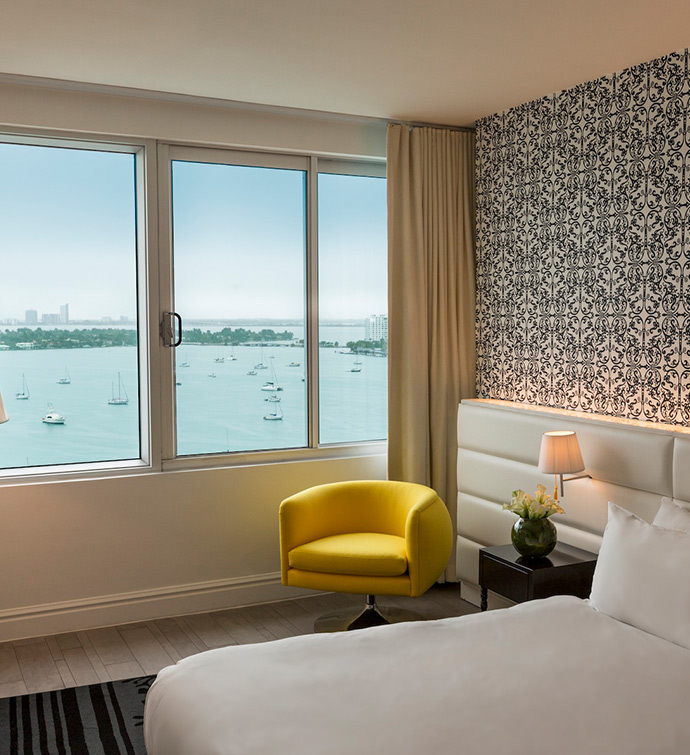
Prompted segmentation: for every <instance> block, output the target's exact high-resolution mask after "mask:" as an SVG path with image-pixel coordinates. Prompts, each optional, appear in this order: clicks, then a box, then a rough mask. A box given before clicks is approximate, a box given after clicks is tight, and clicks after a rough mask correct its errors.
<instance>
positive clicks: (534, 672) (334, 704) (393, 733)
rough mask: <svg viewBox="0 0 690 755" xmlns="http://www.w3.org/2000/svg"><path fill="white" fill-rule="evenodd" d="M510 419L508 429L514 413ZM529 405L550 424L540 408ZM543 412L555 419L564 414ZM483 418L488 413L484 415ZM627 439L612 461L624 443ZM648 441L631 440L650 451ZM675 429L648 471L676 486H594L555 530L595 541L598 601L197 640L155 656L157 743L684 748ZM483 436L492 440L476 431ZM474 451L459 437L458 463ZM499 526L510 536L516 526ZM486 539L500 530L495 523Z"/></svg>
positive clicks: (518, 750)
mask: <svg viewBox="0 0 690 755" xmlns="http://www.w3.org/2000/svg"><path fill="white" fill-rule="evenodd" d="M475 407H476V405H473V406H472V408H473V409H474V408H475ZM501 409H503V407H501ZM462 411H463V410H462V408H461V416H462ZM481 411H482V412H483V411H484V407H481ZM490 411H495V408H493V409H491V410H490ZM498 416H499V417H501V419H500V420H499V426H500V422H502V421H503V419H502V418H503V417H504V416H505V415H504V412H503V411H501V412H500V414H499V415H498ZM517 416H518V417H523V415H521V414H519V413H518V415H517ZM523 418H526V419H527V422H526V424H527V426H528V427H532V430H533V431H534V433H538V434H537V438H538V437H539V435H540V433H541V432H542V431H543V430H542V424H540V423H541V421H542V420H543V419H544V418H543V417H539V418H538V421H537V422H535V415H529V414H525V415H524V417H523ZM476 419H477V417H476V414H475V415H474V420H476ZM513 420H514V421H517V422H518V424H519V422H520V421H521V420H520V419H519V418H518V419H517V420H515V418H513ZM544 422H546V425H547V426H546V429H561V426H560V424H559V423H558V422H557V423H556V426H555V427H554V425H553V421H552V418H547V419H546V420H544ZM479 424H480V425H481V426H482V427H486V419H485V418H484V420H483V421H482V422H480V423H479ZM509 425H510V426H512V423H510V422H509ZM600 429H601V428H598V427H596V426H594V427H593V429H592V428H590V431H589V433H588V432H584V433H583V435H584V438H581V445H582V447H583V454H584V455H585V461H586V462H588V458H587V452H588V451H589V452H590V453H591V452H592V450H593V449H594V448H595V447H596V443H597V442H599V441H600V436H601V437H604V438H606V437H609V436H608V435H607V432H608V431H609V430H610V429H611V428H608V427H605V428H604V429H603V431H602V432H601V433H598V432H597V431H598V430H600ZM530 432H531V431H530ZM528 434H529V433H528ZM578 435H580V431H579V430H578ZM597 438H599V440H597ZM616 439H617V446H616V449H617V450H616V453H615V454H614V455H613V456H614V459H613V461H612V462H611V465H610V466H611V467H612V468H613V469H614V472H615V466H616V463H619V462H620V459H621V457H622V454H621V450H620V449H621V445H620V444H621V443H623V446H624V445H625V443H624V441H623V440H621V438H620V437H618V436H616ZM647 439H648V438H647V436H643V437H639V438H638V437H634V438H633V440H632V441H631V442H632V443H633V445H635V444H637V443H638V441H639V443H641V444H642V446H643V452H644V454H645V455H646V456H647V458H648V461H649V460H650V459H651V462H655V463H656V462H658V459H657V458H656V457H651V456H650V453H651V451H650V450H649V449H648V448H647V447H646V446H645V445H644V444H645V443H646V442H647ZM676 439H677V438H676V436H674V435H669V434H667V433H665V432H661V433H655V434H654V438H653V441H654V442H653V443H652V446H656V445H661V446H662V448H663V453H664V454H666V453H669V451H670V455H669V456H668V459H669V463H668V464H665V465H664V466H663V467H662V469H661V472H660V470H659V469H658V468H657V469H655V470H650V472H649V475H650V477H652V478H653V477H654V476H655V475H656V476H657V477H659V478H660V477H661V476H662V473H663V475H670V476H671V482H670V484H669V485H668V486H667V487H664V486H663V484H662V485H661V486H659V485H657V489H655V490H652V491H650V490H649V488H650V487H653V486H652V485H651V484H646V483H645V485H644V486H643V487H642V488H636V489H635V488H631V487H625V489H624V490H623V489H622V490H619V491H614V492H616V493H617V494H618V495H617V496H616V497H617V498H618V502H619V503H620V504H621V505H622V506H625V505H626V503H627V504H629V505H628V506H627V507H625V508H621V507H619V506H617V505H615V504H608V503H607V502H606V500H603V502H602V501H600V500H599V499H598V497H597V495H595V494H596V493H599V494H604V496H605V497H606V496H607V494H608V493H609V492H611V490H612V488H611V487H610V485H612V484H613V485H615V483H611V482H602V481H601V479H599V478H598V479H597V480H595V481H594V482H593V483H592V485H590V489H589V492H590V495H589V505H590V506H591V507H594V508H593V509H592V510H590V511H588V510H586V509H582V510H580V508H579V507H578V506H577V505H576V506H575V510H576V513H575V516H574V518H573V520H572V522H571V523H569V524H567V525H565V526H564V527H562V528H560V527H559V533H561V530H563V535H564V536H565V538H564V539H566V540H567V541H569V542H571V544H574V545H579V546H580V547H582V545H583V544H586V545H589V546H590V550H591V549H592V548H593V547H596V548H597V549H598V548H599V545H600V544H601V552H600V556H599V561H598V563H597V570H596V573H595V581H594V585H593V589H592V595H591V600H586V601H583V600H580V599H578V598H575V597H571V596H557V597H552V598H548V599H546V600H540V601H532V602H529V603H524V604H521V605H517V606H513V607H510V608H505V609H500V610H495V611H489V612H487V613H483V614H474V615H470V616H464V617H460V618H454V619H443V620H439V621H432V622H414V623H406V624H398V625H393V626H388V627H377V628H373V629H365V630H359V631H357V632H348V633H339V634H332V635H311V636H304V637H295V638H289V639H285V640H278V641H275V642H271V643H266V644H261V645H245V646H233V647H228V648H222V649H218V650H212V651H208V652H205V653H201V654H199V655H197V656H193V657H190V658H187V659H185V660H182V661H180V662H179V663H177V664H176V665H175V666H171V667H169V668H167V669H164V670H163V671H161V672H160V674H159V675H158V677H157V679H156V681H155V682H154V684H153V686H152V687H151V690H150V691H149V694H148V697H147V701H146V711H145V718H144V733H145V739H146V746H147V752H148V755H183V754H184V755H235V754H237V755H240V754H241V755H253V754H254V753H256V754H258V753H261V754H262V755H266V754H271V753H280V754H281V755H297V754H298V753H299V754H300V755H312V754H313V755H317V754H318V755H331V754H332V755H341V754H342V755H344V754H345V753H358V754H363V755H368V754H369V753H396V754H402V755H408V754H409V755H412V754H413V753H414V754H415V755H419V754H420V753H427V752H428V753H438V754H441V755H443V754H445V753H455V752H460V753H463V755H475V754H478V753H491V754H492V755H502V754H503V753H506V754H507V753H511V755H521V754H522V753H524V754H525V755H527V754H528V753H529V755H540V754H541V753H544V754H546V753H549V755H552V754H553V753H559V754H560V755H571V754H572V755H575V754H576V753H577V754H578V755H579V754H580V753H588V754H592V755H596V754H597V753H602V754H603V753H606V754H607V755H637V754H639V755H679V754H680V753H686V752H690V716H688V715H687V705H688V700H689V699H690V580H689V579H687V575H688V574H690V510H688V509H687V508H686V506H685V505H683V504H682V503H681V502H679V501H678V500H676V501H674V500H672V498H671V496H670V495H669V496H668V497H667V498H664V500H663V503H662V497H663V496H662V495H660V493H659V490H658V489H660V490H661V491H662V492H663V493H664V494H665V495H668V494H671V495H672V494H673V492H674V485H676V491H678V490H679V487H678V484H680V483H682V482H683V480H684V475H685V467H682V469H681V470H680V471H677V470H676V472H675V473H674V462H676V461H677V462H678V463H681V462H682V461H683V459H684V458H685V457H684V456H683V453H684V449H683V448H681V449H680V450H679V449H678V448H677V447H676V448H674V443H675V441H676ZM583 440H584V442H583ZM686 441H687V439H686ZM472 442H473V443H475V444H480V443H483V442H484V441H483V440H482V437H481V433H479V434H478V435H477V436H475V437H474V438H473V440H472ZM531 442H532V441H531V440H530V441H529V443H531ZM535 442H538V441H535ZM529 443H527V445H529ZM502 444H503V445H502ZM496 445H497V446H498V452H497V455H496V461H495V463H494V462H492V461H491V454H490V452H489V451H488V450H487V449H485V450H484V451H482V452H479V451H477V450H474V451H472V452H471V453H470V454H469V456H470V457H472V458H471V462H472V464H475V465H476V464H477V454H479V453H484V454H485V455H486V456H487V457H488V458H487V459H484V460H482V462H481V463H483V464H484V468H485V469H489V468H491V466H492V464H494V466H496V465H498V467H500V465H501V464H503V463H504V462H505V461H506V459H505V456H502V455H501V454H502V453H503V450H502V449H503V447H504V446H505V437H504V436H501V437H500V438H499V440H498V441H497V443H496ZM523 445H525V443H524V439H523ZM518 453H522V450H521V451H519V452H518ZM467 457H468V455H467V454H466V453H465V450H463V445H462V443H461V446H460V453H459V457H458V458H459V464H460V466H461V468H462V464H463V463H465V462H466V461H467ZM530 458H531V457H530ZM463 459H464V460H463ZM521 464H522V465H523V466H525V469H520V468H519V465H521ZM516 465H518V466H516ZM597 465H598V466H597ZM508 466H509V468H510V471H512V472H517V473H518V474H520V473H521V474H522V475H523V477H524V478H525V479H527V480H528V481H529V478H530V475H531V474H532V470H531V469H529V466H530V464H529V459H527V460H526V461H524V462H522V461H519V460H518V461H516V460H515V459H508ZM588 467H589V468H590V469H594V470H596V472H597V473H598V474H599V475H602V474H603V475H604V477H605V478H606V476H607V475H608V477H609V478H610V477H611V475H612V474H614V472H610V471H607V470H606V464H604V463H603V462H602V461H601V459H598V460H597V462H596V463H595V464H592V465H591V466H590V462H588ZM602 470H603V472H602ZM635 479H641V478H639V476H638V478H635ZM677 481H680V483H678V484H676V483H677ZM463 484H464V483H461V489H460V491H459V496H458V513H459V516H461V515H463V514H464V513H466V508H467V507H466V506H465V504H466V503H467V496H469V497H470V499H471V500H472V502H471V504H470V507H472V506H474V509H475V510H473V511H472V512H470V514H469V516H468V518H467V519H465V520H463V521H462V522H460V521H459V525H458V529H459V532H460V533H461V534H460V535H459V538H463V539H464V540H466V541H467V542H468V543H469V545H466V546H464V551H463V552H462V553H461V554H460V555H459V557H458V562H459V566H460V569H459V571H460V576H461V577H464V581H465V582H466V584H467V585H468V589H469V590H470V591H471V589H472V587H473V585H472V578H473V577H474V575H475V574H476V567H475V565H474V564H473V563H472V559H470V558H468V556H467V554H468V553H469V552H471V550H472V549H474V550H475V551H476V550H477V549H478V547H479V546H480V545H481V544H482V543H481V542H480V543H477V541H470V540H469V538H468V537H467V535H468V534H469V532H470V531H472V532H475V533H476V531H477V530H476V529H475V530H472V529H471V527H470V528H469V530H468V528H467V527H466V525H467V522H468V521H470V522H471V521H473V517H474V519H476V520H477V521H479V519H478V514H477V511H484V510H485V509H488V510H489V511H490V512H491V517H489V519H490V521H489V524H487V525H486V532H490V531H492V530H491V528H492V527H495V520H494V516H495V515H496V514H498V512H499V509H500V507H499V506H497V505H496V504H498V502H499V501H498V500H494V499H493V498H492V493H491V490H492V487H491V486H492V485H494V480H489V481H487V482H486V485H485V487H484V488H482V489H480V484H479V483H477V484H476V485H475V483H474V482H472V483H471V484H472V485H473V486H474V487H473V488H472V490H473V493H472V494H468V493H467V492H465V491H463V489H462V485H463ZM571 484H572V485H576V484H579V483H571ZM584 484H585V485H587V484H589V483H584ZM654 484H656V482H655V483H654ZM597 486H599V487H597ZM644 488H647V489H644ZM689 497H690V496H689ZM623 499H625V500H623ZM645 506H647V509H645ZM660 506H661V507H660ZM489 507H495V511H494V510H493V509H491V508H489ZM599 507H603V514H602V511H601V510H599ZM628 509H630V510H628ZM566 510H567V507H566ZM634 510H636V512H637V514H640V513H641V510H642V513H646V514H647V516H646V518H645V517H641V516H637V515H636V514H635V513H632V512H633V511H634ZM505 513H506V512H501V513H500V514H499V518H500V519H501V520H502V521H503V520H504V519H503V514H505ZM655 517H656V520H655V524H652V523H650V522H651V521H652V519H654V518H655ZM507 521H511V520H510V519H509V520H507ZM607 522H608V524H606V523H607ZM604 525H605V526H606V530H605V533H604V537H603V541H602V538H601V535H602V531H603V529H604ZM472 526H473V527H474V526H475V525H474V524H473V525H472ZM476 526H479V525H476ZM463 527H464V528H463ZM570 530H572V532H571V531H570ZM497 536H498V537H502V538H503V541H505V537H506V536H505V533H502V532H500V531H498V530H497ZM588 537H590V538H592V540H591V541H588V540H587V538H588ZM573 541H574V542H573ZM583 541H584V542H583ZM499 542H500V541H499ZM483 544H485V545H486V544H494V543H493V542H492V540H491V538H486V537H485V538H484V541H483ZM475 545H476V546H477V548H475ZM463 566H465V567H467V568H466V569H465V571H464V572H463V571H462V568H463ZM470 566H471V567H472V568H470ZM472 569H475V571H473V570H472Z"/></svg>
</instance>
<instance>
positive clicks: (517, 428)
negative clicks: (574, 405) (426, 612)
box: [456, 399, 690, 602]
mask: <svg viewBox="0 0 690 755" xmlns="http://www.w3.org/2000/svg"><path fill="white" fill-rule="evenodd" d="M547 430H575V432H576V433H577V437H578V440H579V441H580V448H581V449H582V456H583V458H584V462H585V465H586V467H587V468H586V472H587V473H588V474H590V475H591V476H592V478H593V479H591V480H587V479H585V480H576V481H573V482H568V483H566V484H565V496H564V497H563V499H562V500H561V504H562V506H563V508H564V509H565V511H566V513H565V514H564V515H560V516H555V517H554V518H553V522H554V523H555V524H556V527H557V528H558V539H559V540H560V541H562V542H564V543H569V544H570V545H574V546H577V547H579V548H584V549H586V550H590V551H595V552H597V551H598V550H599V545H600V543H601V534H602V532H603V530H604V527H605V526H606V517H607V508H606V504H607V502H608V501H614V502H615V503H618V504H620V505H621V506H623V507H625V508H627V509H629V510H630V511H633V512H634V513H636V514H637V515H638V516H640V517H642V518H643V519H646V520H647V521H651V520H652V519H653V518H654V515H655V514H656V511H657V509H658V508H659V505H660V503H661V498H662V497H663V496H669V497H670V498H675V499H676V500H678V501H682V502H684V501H690V428H685V427H678V426H675V425H663V424H657V423H651V422H636V421H633V420H620V419H615V418H612V417H605V416H600V415H596V414H585V413H584V412H571V411H565V410H558V409H548V408H544V407H535V406H530V405H527V404H517V403H513V402H510V401H496V400H490V399H468V400H465V401H463V402H462V403H461V404H460V406H459V409H458V521H457V528H458V537H457V562H456V565H457V573H458V578H459V579H460V580H461V581H462V583H463V597H466V598H467V599H469V600H472V602H476V600H475V598H476V585H477V582H478V551H479V549H480V548H481V547H483V546H485V545H500V544H501V543H509V542H510V528H511V526H512V524H513V522H514V521H515V515H514V514H511V513H510V512H508V511H503V510H502V509H501V505H502V504H503V503H505V502H507V501H509V500H510V496H511V492H512V491H513V490H516V489H517V488H522V489H523V490H526V491H527V492H532V493H533V492H534V491H535V490H536V487H537V485H538V484H540V483H541V484H543V485H546V487H547V490H552V489H553V483H554V478H553V475H544V474H542V473H540V472H539V470H538V469H537V462H538V459H539V448H540V445H541V436H542V434H543V433H544V432H546V431H547Z"/></svg>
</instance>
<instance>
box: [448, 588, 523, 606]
mask: <svg viewBox="0 0 690 755" xmlns="http://www.w3.org/2000/svg"><path fill="white" fill-rule="evenodd" d="M460 597H461V598H462V599H463V600H466V601H467V602H468V603H472V605H473V606H479V605H481V592H480V588H479V585H472V584H470V583H469V582H460ZM487 603H488V610H489V611H490V610H492V609H493V608H508V607H510V606H514V605H515V603H513V601H512V600H508V598H504V597H503V596H502V595H496V594H495V593H493V592H491V591H489V594H488V601H487Z"/></svg>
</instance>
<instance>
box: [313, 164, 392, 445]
mask: <svg viewBox="0 0 690 755" xmlns="http://www.w3.org/2000/svg"><path fill="white" fill-rule="evenodd" d="M338 169H340V170H343V169H344V168H343V167H342V166H341V167H340V168H334V170H338ZM318 181H319V182H318V187H319V395H320V401H319V419H320V430H319V439H320V441H321V443H343V442H350V441H366V440H378V439H381V440H382V439H385V438H386V437H387V426H388V391H387V387H388V359H387V356H388V315H387V312H388V309H387V280H388V275H387V253H386V181H385V179H384V178H377V177H372V176H366V175H364V176H362V175H345V174H339V173H335V172H334V173H323V172H320V173H319V179H318Z"/></svg>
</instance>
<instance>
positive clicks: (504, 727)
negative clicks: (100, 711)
mask: <svg viewBox="0 0 690 755" xmlns="http://www.w3.org/2000/svg"><path fill="white" fill-rule="evenodd" d="M144 732H145V738H146V747H147V751H148V755H254V754H255V753H257V754H258V753H261V755H272V754H273V753H277V754H280V755H297V754H299V755H341V754H342V755H345V753H347V754H348V755H352V754H353V753H356V754H357V755H366V754H368V753H372V754H373V753H376V754H377V755H380V754H381V753H396V755H400V754H402V755H426V753H434V754H435V755H444V754H445V753H458V755H475V754H478V753H482V754H488V755H504V754H505V755H523V754H524V755H541V754H542V753H543V754H544V755H546V754H547V753H548V755H571V754H572V755H575V754H576V753H577V755H584V754H585V753H586V754H587V755H598V754H599V753H601V755H604V754H605V755H638V754H639V755H681V754H684V753H690V650H687V649H685V648H682V647H680V646H677V645H674V644H672V643H670V642H667V641H666V640H662V639H659V638H657V637H654V636H653V635H650V634H646V633H645V632H642V631H641V630H638V629H635V628H634V627H631V626H629V625H627V624H622V623H620V622H618V621H616V620H614V619H611V618H609V617H608V616H606V615H604V614H601V613H598V612H597V611H596V610H594V609H593V608H592V607H591V606H590V605H589V603H588V602H586V601H580V600H578V599H577V598H572V597H566V596H559V597H554V598H549V599H547V600H541V601H533V602H530V603H523V604H522V605H518V606H515V607H513V608H509V609H506V610H502V611H491V612H488V613H484V614H474V615H471V616H464V617H461V618H456V619H443V620H441V621H431V622H418V623H408V624H397V625H394V626H390V627H380V628H375V629H365V630H359V631H355V632H348V633H339V634H330V635H310V636H305V637H295V638H290V639H286V640H278V641H275V642H270V643H267V644H263V645H244V646H233V647H228V648H222V649H219V650H211V651H208V652H206V653H202V654H200V655H197V656H193V657H191V658H187V659H185V660H183V661H180V662H179V663H178V664H177V665H175V666H171V667H169V668H166V669H164V670H163V671H161V672H160V674H159V675H158V678H157V679H156V681H155V682H154V684H153V686H152V687H151V690H150V692H149V694H148V697H147V700H146V711H145V720H144Z"/></svg>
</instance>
